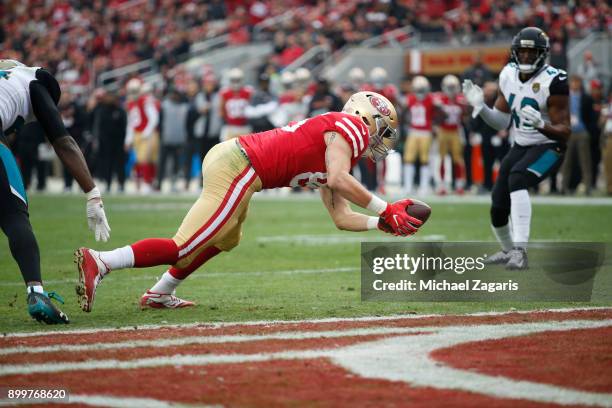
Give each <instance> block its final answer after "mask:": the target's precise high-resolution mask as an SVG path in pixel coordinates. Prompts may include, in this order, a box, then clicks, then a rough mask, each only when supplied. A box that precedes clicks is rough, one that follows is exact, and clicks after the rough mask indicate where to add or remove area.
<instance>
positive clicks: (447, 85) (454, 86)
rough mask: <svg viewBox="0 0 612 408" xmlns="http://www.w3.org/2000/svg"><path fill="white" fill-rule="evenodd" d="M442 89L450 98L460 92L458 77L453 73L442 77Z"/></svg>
mask: <svg viewBox="0 0 612 408" xmlns="http://www.w3.org/2000/svg"><path fill="white" fill-rule="evenodd" d="M442 91H443V92H444V93H445V94H446V95H448V96H449V97H451V98H452V97H453V96H455V95H457V94H458V93H459V92H460V85H459V78H457V77H456V76H454V75H446V76H445V77H444V78H442Z"/></svg>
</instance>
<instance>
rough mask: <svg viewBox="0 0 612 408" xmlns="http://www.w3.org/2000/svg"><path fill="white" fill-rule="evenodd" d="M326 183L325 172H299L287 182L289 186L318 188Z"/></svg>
mask: <svg viewBox="0 0 612 408" xmlns="http://www.w3.org/2000/svg"><path fill="white" fill-rule="evenodd" d="M325 184H327V173H321V172H319V171H317V172H316V173H310V172H309V173H301V174H298V175H297V176H295V177H293V178H292V179H291V181H290V182H289V185H290V186H291V187H308V188H315V189H316V188H319V187H322V186H324V185H325Z"/></svg>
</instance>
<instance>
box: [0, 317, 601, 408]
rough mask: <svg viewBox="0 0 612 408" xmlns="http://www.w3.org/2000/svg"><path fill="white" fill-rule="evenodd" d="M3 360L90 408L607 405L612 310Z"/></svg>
mask: <svg viewBox="0 0 612 408" xmlns="http://www.w3.org/2000/svg"><path fill="white" fill-rule="evenodd" d="M0 363H1V364H0V384H2V386H3V387H28V386H30V387H49V388H58V387H64V388H67V389H69V391H70V394H71V402H72V403H77V404H84V405H87V404H89V405H95V404H97V405H104V406H120V405H121V404H125V403H127V404H128V405H130V404H132V405H139V406H146V405H156V406H170V405H171V404H172V403H182V404H190V405H191V404H193V405H198V406H199V405H202V404H212V405H223V406H244V405H248V406H260V407H268V406H278V405H281V406H284V405H292V406H311V405H313V404H315V405H317V406H417V407H418V406H423V407H431V406H445V407H447V406H449V405H457V406H465V405H470V406H482V407H497V406H499V407H505V406H508V407H510V406H517V404H520V405H521V406H549V405H550V406H552V405H590V406H612V309H583V310H580V309H576V310H565V311H554V312H553V311H549V312H531V313H507V314H480V315H464V316H424V317H419V316H405V317H391V318H389V317H383V318H363V319H334V320H323V321H303V322H274V323H273V322H267V323H266V322H262V323H247V324H240V323H237V324H225V325H200V326H196V325H190V326H188V327H173V328H171V329H170V328H147V329H143V330H109V331H100V332H97V333H94V332H79V331H74V332H70V333H66V334H62V335H59V336H55V335H43V334H36V335H31V336H22V335H19V336H13V335H8V336H6V337H4V338H2V339H0ZM123 406H125V405H123Z"/></svg>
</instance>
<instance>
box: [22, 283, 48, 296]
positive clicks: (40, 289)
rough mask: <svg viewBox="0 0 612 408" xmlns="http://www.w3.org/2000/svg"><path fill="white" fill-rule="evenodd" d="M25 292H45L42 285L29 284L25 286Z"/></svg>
mask: <svg viewBox="0 0 612 408" xmlns="http://www.w3.org/2000/svg"><path fill="white" fill-rule="evenodd" d="M26 290H27V293H28V294H30V293H31V292H36V293H41V294H42V293H45V290H44V289H43V287H42V285H31V286H28V287H27V289H26Z"/></svg>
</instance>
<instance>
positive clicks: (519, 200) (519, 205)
mask: <svg viewBox="0 0 612 408" xmlns="http://www.w3.org/2000/svg"><path fill="white" fill-rule="evenodd" d="M510 218H511V219H512V238H513V241H514V246H515V247H520V248H525V247H526V246H527V242H529V226H530V225H531V200H530V199H529V193H528V192H527V190H526V189H523V190H517V191H513V192H511V193H510Z"/></svg>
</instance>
